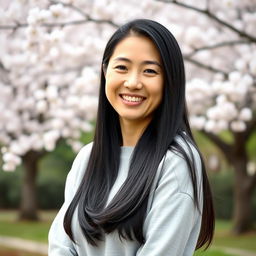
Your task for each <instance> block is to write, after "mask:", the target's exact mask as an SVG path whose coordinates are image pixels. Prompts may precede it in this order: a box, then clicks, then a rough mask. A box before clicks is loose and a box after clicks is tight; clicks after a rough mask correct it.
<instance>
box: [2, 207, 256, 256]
mask: <svg viewBox="0 0 256 256" xmlns="http://www.w3.org/2000/svg"><path fill="white" fill-rule="evenodd" d="M55 215H56V211H44V212H40V217H41V221H40V222H27V221H17V212H15V211H1V212H0V236H13V237H19V238H23V239H29V240H35V241H38V242H44V243H47V236H48V231H49V228H50V225H51V222H52V220H53V218H54V216H55ZM230 230H231V223H230V221H220V220H218V221H217V222H216V233H215V238H214V241H213V247H212V248H210V249H209V250H207V251H206V252H205V251H197V252H196V253H195V254H194V256H235V255H233V254H228V253H224V252H222V251H221V249H220V248H219V247H229V248H238V249H244V250H249V251H252V252H255V255H256V242H255V241H256V232H251V233H247V234H245V235H240V236H235V235H232V234H231V233H230ZM215 247H216V248H215ZM0 255H13V256H32V255H29V254H28V253H26V254H3V253H1V247H0ZM38 256H39V255H38Z"/></svg>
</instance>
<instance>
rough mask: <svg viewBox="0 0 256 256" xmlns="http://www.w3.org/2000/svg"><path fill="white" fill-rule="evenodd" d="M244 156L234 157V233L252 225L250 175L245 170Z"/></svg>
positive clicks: (238, 232)
mask: <svg viewBox="0 0 256 256" xmlns="http://www.w3.org/2000/svg"><path fill="white" fill-rule="evenodd" d="M246 165H247V158H246V156H241V155H240V156H237V157H235V158H234V162H233V166H234V171H235V183H234V203H235V204H234V213H233V223H234V226H233V232H234V233H236V234H240V233H243V232H245V231H248V230H249V229H250V228H251V227H252V191H253V190H252V188H251V186H250V184H251V182H250V181H251V179H252V177H249V176H248V174H247V172H246V167H247V166H246Z"/></svg>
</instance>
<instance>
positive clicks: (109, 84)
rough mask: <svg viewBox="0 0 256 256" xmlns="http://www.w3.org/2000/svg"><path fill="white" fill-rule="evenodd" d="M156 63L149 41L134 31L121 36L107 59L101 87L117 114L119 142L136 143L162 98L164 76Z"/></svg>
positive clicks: (156, 58) (129, 144)
mask: <svg viewBox="0 0 256 256" xmlns="http://www.w3.org/2000/svg"><path fill="white" fill-rule="evenodd" d="M160 63H161V58H160V55H159V52H158V50H157V48H156V46H155V45H154V44H153V42H152V41H151V40H150V39H148V38H147V37H144V36H136V34H135V35H130V36H129V37H127V38H125V39H123V40H122V41H121V42H120V43H119V44H118V45H117V46H116V48H115V51H114V53H113V55H112V56H111V58H110V60H109V65H108V67H107V68H106V71H105V76H106V89H105V90H106V96H107V99H108V101H109V103H110V104H111V105H112V107H113V108H114V109H115V111H116V112H117V113H118V115H119V121H120V125H121V131H122V136H123V146H135V145H136V142H137V141H138V139H139V138H140V136H141V135H142V133H143V132H144V130H145V128H146V127H147V126H148V124H149V123H150V121H151V120H152V118H153V113H154V111H155V110H156V109H157V107H158V106H159V104H160V102H161V100H162V94H163V83H164V78H163V72H162V69H161V64H160ZM127 130H128V131H133V132H132V133H127Z"/></svg>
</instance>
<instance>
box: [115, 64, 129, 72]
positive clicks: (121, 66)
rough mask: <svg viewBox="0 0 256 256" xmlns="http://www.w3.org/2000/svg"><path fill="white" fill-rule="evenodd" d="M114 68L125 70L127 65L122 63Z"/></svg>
mask: <svg viewBox="0 0 256 256" xmlns="http://www.w3.org/2000/svg"><path fill="white" fill-rule="evenodd" d="M115 69H117V70H121V71H125V70H127V67H126V66H124V65H118V66H116V67H115Z"/></svg>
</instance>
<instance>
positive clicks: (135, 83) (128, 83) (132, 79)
mask: <svg viewBox="0 0 256 256" xmlns="http://www.w3.org/2000/svg"><path fill="white" fill-rule="evenodd" d="M124 86H125V87H126V88H128V89H130V90H138V89H141V88H142V82H141V80H140V77H139V75H138V74H135V73H133V74H130V75H129V76H128V77H127V79H126V80H125V82H124Z"/></svg>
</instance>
